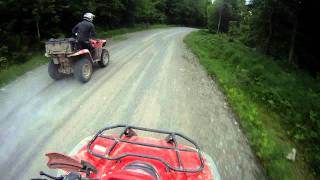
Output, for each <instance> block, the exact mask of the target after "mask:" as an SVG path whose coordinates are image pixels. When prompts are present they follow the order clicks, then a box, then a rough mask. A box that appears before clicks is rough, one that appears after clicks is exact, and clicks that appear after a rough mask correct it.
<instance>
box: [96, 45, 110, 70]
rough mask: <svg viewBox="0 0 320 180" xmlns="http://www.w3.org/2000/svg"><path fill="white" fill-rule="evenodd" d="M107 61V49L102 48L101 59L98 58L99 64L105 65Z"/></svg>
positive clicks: (108, 57) (108, 58)
mask: <svg viewBox="0 0 320 180" xmlns="http://www.w3.org/2000/svg"><path fill="white" fill-rule="evenodd" d="M109 61H110V55H109V52H108V50H106V49H102V53H101V59H100V61H98V64H99V66H100V67H106V66H108V64H109Z"/></svg>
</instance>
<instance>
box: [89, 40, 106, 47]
mask: <svg viewBox="0 0 320 180" xmlns="http://www.w3.org/2000/svg"><path fill="white" fill-rule="evenodd" d="M90 43H91V45H92V47H94V48H102V47H103V44H104V43H106V40H103V39H101V40H93V39H90Z"/></svg>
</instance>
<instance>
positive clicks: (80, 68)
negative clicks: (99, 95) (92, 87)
mask: <svg viewBox="0 0 320 180" xmlns="http://www.w3.org/2000/svg"><path fill="white" fill-rule="evenodd" d="M92 71H93V68H92V63H91V61H89V60H88V59H87V58H82V59H79V60H78V61H77V62H76V63H75V65H74V76H75V78H76V79H78V80H79V81H80V82H82V83H86V82H88V81H89V80H90V79H91V76H92Z"/></svg>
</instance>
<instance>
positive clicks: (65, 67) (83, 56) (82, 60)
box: [46, 38, 110, 83]
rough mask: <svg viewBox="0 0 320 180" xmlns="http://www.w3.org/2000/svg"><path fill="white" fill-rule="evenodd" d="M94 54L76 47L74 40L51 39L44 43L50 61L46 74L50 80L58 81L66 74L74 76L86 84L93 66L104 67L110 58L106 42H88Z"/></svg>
mask: <svg viewBox="0 0 320 180" xmlns="http://www.w3.org/2000/svg"><path fill="white" fill-rule="evenodd" d="M90 43H91V45H92V46H93V47H94V49H95V50H94V53H93V54H91V52H90V51H89V50H88V49H82V50H80V48H79V47H78V43H77V42H76V40H75V39H74V38H68V39H51V40H49V41H47V42H46V57H49V58H50V59H51V61H50V63H49V67H48V73H49V75H50V77H51V78H52V79H55V80H59V79H62V78H63V77H64V75H66V74H74V76H75V77H76V78H77V79H78V80H79V81H81V82H83V83H85V82H88V81H89V80H90V78H91V75H92V72H93V68H92V66H93V64H95V63H98V64H99V65H100V66H101V67H106V66H107V65H108V63H109V60H110V56H109V52H108V50H107V49H106V47H105V45H106V40H90Z"/></svg>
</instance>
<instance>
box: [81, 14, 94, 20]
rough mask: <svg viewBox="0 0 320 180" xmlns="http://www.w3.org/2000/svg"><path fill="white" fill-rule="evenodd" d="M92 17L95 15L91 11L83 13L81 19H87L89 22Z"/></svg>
mask: <svg viewBox="0 0 320 180" xmlns="http://www.w3.org/2000/svg"><path fill="white" fill-rule="evenodd" d="M94 17H95V15H94V14H92V13H85V14H84V15H83V19H85V20H88V21H90V22H92V21H93V18H94Z"/></svg>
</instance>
